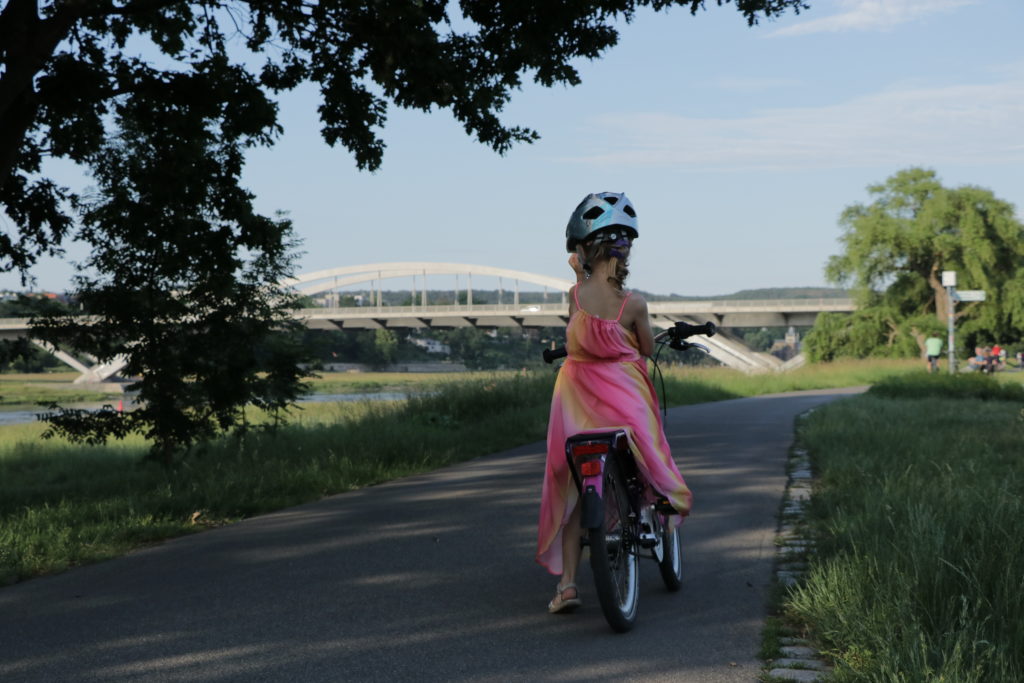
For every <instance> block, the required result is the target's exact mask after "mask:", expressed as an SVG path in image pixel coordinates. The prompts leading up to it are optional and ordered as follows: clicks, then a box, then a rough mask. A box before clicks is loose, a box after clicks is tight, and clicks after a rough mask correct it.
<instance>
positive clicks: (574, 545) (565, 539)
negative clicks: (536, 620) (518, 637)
mask: <svg viewBox="0 0 1024 683" xmlns="http://www.w3.org/2000/svg"><path fill="white" fill-rule="evenodd" d="M581 535H582V530H581V529H580V505H579V503H577V504H576V507H575V508H574V509H573V511H572V514H571V515H569V521H568V522H566V523H565V528H564V529H562V578H561V580H560V581H559V582H558V589H557V592H556V593H555V597H554V598H552V599H551V602H549V603H548V611H549V612H560V611H562V610H563V609H566V608H568V607H575V606H577V605H579V604H580V592H579V590H578V589H577V588H576V569H577V567H579V564H580V554H581V551H580V537H581Z"/></svg>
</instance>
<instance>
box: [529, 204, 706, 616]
mask: <svg viewBox="0 0 1024 683" xmlns="http://www.w3.org/2000/svg"><path fill="white" fill-rule="evenodd" d="M637 237H638V232H637V221H636V212H635V211H634V210H633V206H632V204H631V203H630V201H629V199H627V198H626V195H625V194H617V193H613V192H602V193H600V194H592V195H588V196H587V197H586V198H585V199H584V200H583V201H582V202H581V203H580V205H579V206H577V207H576V210H575V211H574V212H573V214H572V217H571V218H570V219H569V225H568V227H567V228H566V249H567V250H568V251H570V252H572V255H571V256H570V257H569V265H570V266H571V267H572V269H573V270H574V271H576V276H577V283H576V285H575V286H574V287H573V288H572V290H570V293H571V297H570V300H569V325H568V327H567V328H566V349H567V350H568V352H569V357H568V360H566V362H565V364H564V365H563V366H562V368H561V370H560V371H559V373H558V380H557V381H556V383H555V390H554V395H553V396H552V399H551V416H550V420H549V422H548V440H547V448H548V455H547V467H546V470H545V473H544V489H543V494H542V498H541V509H540V525H539V531H538V538H537V561H538V562H539V563H540V564H542V565H544V566H545V567H546V568H547V569H548V571H549V572H551V573H552V574H555V575H561V580H560V581H559V582H558V586H557V588H556V592H555V597H554V598H553V599H552V600H551V602H550V603H548V611H549V612H552V613H554V612H560V611H562V610H564V609H567V608H571V607H575V606H577V605H579V604H580V598H579V591H578V590H577V588H576V569H577V566H578V564H579V559H580V539H581V535H582V532H581V529H580V516H579V506H578V505H577V503H578V499H579V493H578V491H577V490H576V486H575V484H574V483H573V480H572V475H571V474H570V472H569V468H568V465H567V463H566V461H565V440H566V438H567V437H569V436H572V435H573V434H577V433H579V432H581V431H584V430H588V429H614V428H619V427H625V428H628V429H627V431H628V432H630V433H631V440H630V445H631V447H632V451H633V454H634V456H635V458H636V462H637V465H638V466H639V469H640V471H641V472H642V473H643V475H644V476H645V477H646V478H647V481H648V482H650V484H651V485H652V486H653V487H654V488H655V489H656V490H657V491H658V492H660V493H661V494H663V495H664V496H665V497H666V498H667V499H668V501H669V502H670V503H671V505H672V507H673V508H675V510H676V511H677V512H679V514H681V515H686V514H688V513H689V511H690V502H691V494H690V490H689V489H688V488H687V487H686V482H684V481H683V477H682V475H681V474H679V470H678V469H677V468H676V465H675V462H673V460H672V454H671V452H670V450H669V445H668V441H667V440H666V438H665V432H664V429H663V427H662V423H661V415H660V413H659V412H658V400H657V396H656V395H655V392H654V385H653V384H652V383H651V380H650V378H649V377H648V375H647V361H646V356H649V355H650V354H651V353H652V351H653V350H654V335H653V333H652V332H651V325H650V320H649V319H648V314H647V302H646V301H644V299H643V297H641V296H639V295H636V294H633V293H631V292H627V291H625V290H624V289H623V284H624V282H625V280H626V276H627V275H628V274H629V270H628V268H627V266H628V262H629V251H630V247H631V245H632V242H633V240H634V239H636V238H637ZM671 519H675V517H672V518H671Z"/></svg>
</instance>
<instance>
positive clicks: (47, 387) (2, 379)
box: [0, 372, 120, 407]
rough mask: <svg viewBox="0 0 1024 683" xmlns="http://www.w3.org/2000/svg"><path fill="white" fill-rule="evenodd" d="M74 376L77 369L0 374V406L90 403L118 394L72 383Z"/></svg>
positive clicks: (115, 396)
mask: <svg viewBox="0 0 1024 683" xmlns="http://www.w3.org/2000/svg"><path fill="white" fill-rule="evenodd" d="M76 377H78V373H77V372H47V373H39V374H22V373H17V374H15V373H11V374H0V406H6V407H14V406H28V407H37V406H38V404H39V403H42V402H49V401H57V400H59V401H64V402H67V403H93V402H101V401H104V400H110V399H112V398H117V397H118V396H120V394H116V393H112V392H104V391H96V390H93V389H89V388H83V387H81V386H78V385H75V384H73V382H74V381H75V378H76Z"/></svg>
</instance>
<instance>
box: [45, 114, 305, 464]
mask: <svg viewBox="0 0 1024 683" xmlns="http://www.w3.org/2000/svg"><path fill="white" fill-rule="evenodd" d="M197 109H202V103H197V104H196V105H194V107H193V108H192V110H191V111H190V112H188V113H187V114H186V113H185V112H182V111H181V110H179V109H177V108H174V107H171V108H168V107H165V106H163V105H162V104H161V103H160V102H159V101H150V102H147V101H141V100H140V101H136V102H134V103H133V106H131V107H125V108H123V109H122V111H121V113H120V116H119V118H118V120H119V123H120V125H121V131H122V132H121V135H120V137H119V138H118V139H117V140H114V141H111V142H110V143H109V144H107V145H106V146H105V147H104V148H103V149H102V152H101V154H100V155H98V158H97V159H96V161H95V173H96V179H97V181H98V183H99V188H98V192H97V193H96V195H95V196H93V197H90V198H87V199H84V200H82V201H80V202H79V204H80V209H81V222H82V228H81V236H82V239H85V240H87V241H88V242H89V243H90V245H91V246H92V255H91V256H90V258H89V259H88V261H87V262H86V264H85V266H86V268H85V270H83V272H82V273H80V274H79V275H77V276H76V278H75V289H76V295H77V299H78V301H79V302H80V303H81V305H82V306H83V307H84V309H85V310H86V311H87V312H88V313H89V316H88V317H82V316H70V315H65V316H44V317H40V318H39V319H38V320H37V321H36V326H35V330H36V332H37V333H38V334H39V335H40V336H42V337H43V338H44V339H46V340H47V341H50V342H51V343H54V344H61V345H63V346H65V347H67V348H70V349H71V350H73V351H76V352H79V353H84V354H90V355H92V356H94V357H96V358H99V359H101V360H106V359H111V358H115V357H117V356H121V355H123V356H125V357H126V358H127V359H128V364H127V367H126V368H125V374H127V375H128V376H131V377H139V379H138V380H137V381H135V382H134V383H133V384H132V385H131V386H130V387H129V388H130V389H134V390H137V391H138V397H137V406H136V407H135V408H133V409H129V410H128V411H127V412H126V413H124V414H118V413H115V412H114V411H112V410H100V411H84V410H63V409H60V408H57V407H56V406H54V412H53V413H52V414H51V415H49V421H50V423H51V428H50V430H49V432H48V433H49V434H50V435H53V434H60V435H63V436H66V437H69V438H70V439H72V440H76V441H85V442H88V443H102V442H103V441H105V440H106V439H107V438H110V437H115V438H121V437H123V436H125V435H126V434H128V433H131V432H138V433H142V434H144V435H145V436H146V437H148V438H149V439H150V440H151V441H152V443H153V448H152V456H153V457H154V458H155V459H158V460H160V461H161V462H164V463H170V462H171V461H172V460H173V459H174V458H175V456H176V455H178V454H179V453H181V452H183V451H187V450H188V449H189V448H190V447H191V446H192V445H193V444H194V443H195V442H197V441H199V440H201V439H205V438H208V437H210V436H213V435H214V434H217V433H219V432H221V431H225V430H232V429H240V428H242V429H244V428H245V427H246V426H247V423H246V420H245V415H244V407H245V406H246V405H247V404H255V405H256V406H258V407H260V408H264V409H267V410H269V411H271V412H273V413H274V414H275V415H277V414H278V413H279V412H280V411H281V410H282V409H284V408H285V407H287V406H288V405H290V404H292V403H293V402H294V401H295V399H296V398H297V396H298V394H299V392H300V390H301V389H302V383H301V380H302V377H303V373H302V371H300V370H299V369H298V367H299V363H298V361H299V360H300V359H302V358H303V354H302V351H301V347H300V346H299V344H298V343H297V342H298V340H299V338H300V335H301V325H300V324H299V323H298V322H297V321H295V320H294V319H293V318H292V315H291V311H292V310H293V309H294V308H295V306H296V304H297V297H296V296H295V295H294V294H290V293H289V292H287V291H285V290H283V289H282V288H280V287H278V286H276V285H275V283H277V282H280V281H281V280H283V279H284V278H286V277H288V276H289V275H290V274H291V261H292V254H291V247H292V244H291V239H290V234H291V226H290V225H289V223H288V221H286V220H283V219H277V220H272V219H268V218H265V217H263V216H260V215H257V214H255V213H254V212H253V210H252V206H251V199H252V197H251V196H250V195H249V194H248V193H246V192H244V191H241V190H239V188H238V186H237V174H238V173H239V172H240V171H241V155H240V150H239V148H238V145H237V143H236V142H232V141H224V140H222V139H221V137H220V132H221V130H222V128H223V126H224V125H236V126H238V127H239V128H242V127H243V126H244V125H245V124H244V121H242V122H237V121H235V120H234V114H227V113H225V112H221V111H220V110H219V109H218V108H217V106H216V105H214V106H213V108H212V109H210V110H209V111H207V112H206V113H207V116H205V117H202V116H197V115H196V110H197ZM238 116H240V117H242V118H244V117H245V116H246V114H245V113H240V114H238ZM182 169H188V172H185V173H183V172H182Z"/></svg>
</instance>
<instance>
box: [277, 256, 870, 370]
mask: <svg viewBox="0 0 1024 683" xmlns="http://www.w3.org/2000/svg"><path fill="white" fill-rule="evenodd" d="M429 275H434V276H437V275H447V276H451V275H455V277H456V285H455V291H454V294H455V296H454V297H453V299H452V300H453V301H459V300H460V299H462V298H463V297H462V296H461V295H462V294H463V293H464V294H465V297H464V301H465V303H459V304H436V303H435V304H432V303H430V301H429V297H428V289H429V286H428V285H427V276H429ZM474 275H475V276H477V282H478V283H479V281H480V278H481V277H489V278H498V283H497V284H498V287H497V290H498V302H497V303H474V301H473V276H474ZM460 276H461V277H462V278H464V279H463V280H462V282H463V283H464V286H460V284H459V282H460V281H459V279H458V278H459V277H460ZM400 278H411V286H410V289H409V291H410V295H411V296H410V299H409V301H411V302H412V303H411V305H408V306H390V305H385V304H383V303H382V302H383V297H382V292H383V289H384V288H383V285H382V284H381V283H382V282H383V281H384V280H388V279H391V280H394V279H400ZM520 282H527V283H531V284H534V285H541V286H543V287H544V291H545V293H546V292H547V291H548V290H549V289H550V290H553V292H555V293H557V294H558V296H559V301H558V302H557V303H555V302H551V303H528V304H522V303H520V300H519V284H520ZM363 283H367V284H369V290H370V292H371V297H370V301H369V302H368V303H367V304H365V305H362V306H356V307H344V308H341V307H327V308H307V309H302V310H300V311H297V315H299V316H301V317H302V318H303V319H304V320H305V321H306V325H307V326H309V327H311V328H314V329H325V330H337V329H380V328H387V327H390V328H407V329H408V328H412V329H418V328H451V327H560V326H564V325H565V324H566V323H567V322H568V307H567V305H566V299H565V295H566V293H567V292H568V291H569V288H570V287H571V286H572V282H571V281H570V280H566V279H560V278H553V277H549V276H545V275H538V274H535V273H528V272H524V271H519V270H509V269H506V268H495V267H492V266H480V265H470V264H463V263H424V262H404V263H374V264H368V265H364V266H347V267H344V268H335V269H330V270H321V271H317V272H314V273H308V274H306V275H300V276H298V277H296V278H294V279H292V280H289V281H287V282H286V283H285V284H287V285H289V286H291V287H294V288H295V289H296V290H297V291H299V292H302V293H304V294H310V295H313V294H322V293H324V292H330V291H333V290H337V289H338V288H340V287H346V286H351V285H355V284H363ZM509 283H511V284H512V292H508V290H507V289H506V286H507V285H508V284H509ZM388 289H389V290H391V291H393V290H394V289H395V288H394V287H389V288H388ZM402 289H404V287H402ZM437 289H438V288H436V287H435V288H434V290H433V291H437ZM509 299H510V300H509ZM648 309H649V311H650V314H651V322H652V324H653V325H654V326H655V327H663V328H664V327H670V326H671V325H672V324H674V323H675V322H677V321H680V320H683V321H686V322H701V323H702V322H706V321H709V320H710V321H712V322H714V323H715V324H716V325H718V326H719V327H720V328H730V327H788V326H790V325H793V326H809V325H813V324H814V320H815V319H816V318H817V317H818V314H819V313H821V312H824V311H829V312H849V311H852V310H853V302H851V301H850V300H848V299H758V300H749V301H741V300H728V299H715V300H707V301H657V302H649V303H648ZM708 341H709V345H710V346H711V349H712V356H714V357H715V358H716V359H718V360H719V361H721V362H723V363H725V364H726V365H729V366H732V367H736V368H739V369H743V370H745V371H758V370H777V369H780V366H781V365H782V363H781V361H779V360H778V359H777V358H775V357H774V356H770V355H768V354H762V353H755V352H753V351H751V350H750V349H749V348H748V347H747V346H746V345H744V344H743V343H742V342H741V341H739V340H738V339H736V338H733V337H731V336H730V335H729V334H728V333H721V334H719V335H718V336H716V337H714V338H712V339H710V340H708Z"/></svg>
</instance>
